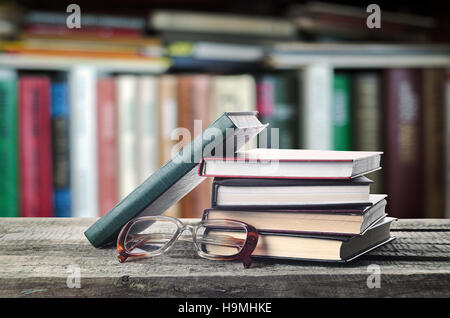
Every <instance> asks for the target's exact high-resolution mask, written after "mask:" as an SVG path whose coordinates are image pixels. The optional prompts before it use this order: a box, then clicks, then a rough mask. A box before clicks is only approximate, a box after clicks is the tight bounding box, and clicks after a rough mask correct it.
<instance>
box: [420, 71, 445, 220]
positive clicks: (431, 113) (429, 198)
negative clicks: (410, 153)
mask: <svg viewBox="0 0 450 318" xmlns="http://www.w3.org/2000/svg"><path fill="white" fill-rule="evenodd" d="M444 89H445V70H444V69H425V70H424V71H423V98H424V103H423V106H424V114H423V118H424V119H423V125H424V127H423V133H424V171H423V172H424V194H425V198H424V200H425V206H424V212H425V217H428V218H443V217H444V214H445V213H444V211H445V175H444V174H443V173H442V172H443V171H445V159H444V158H445V145H444V140H445V139H444V125H445V122H444V119H445V110H444V106H445V105H444V102H445V95H444Z"/></svg>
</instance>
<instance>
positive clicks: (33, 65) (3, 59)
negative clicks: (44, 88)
mask: <svg viewBox="0 0 450 318" xmlns="http://www.w3.org/2000/svg"><path fill="white" fill-rule="evenodd" d="M77 65H90V66H94V67H95V68H96V69H98V70H99V71H107V72H133V73H157V74H159V73H164V72H165V71H167V69H168V68H169V66H170V62H169V60H168V59H165V58H155V59H148V60H145V59H142V60H138V59H136V60H133V59H116V58H111V59H109V58H84V57H66V56H54V55H31V54H11V53H0V66H2V67H12V68H17V69H21V70H55V71H66V70H69V69H71V68H73V67H75V66H77Z"/></svg>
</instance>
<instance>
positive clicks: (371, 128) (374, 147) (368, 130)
mask: <svg viewBox="0 0 450 318" xmlns="http://www.w3.org/2000/svg"><path fill="white" fill-rule="evenodd" d="M353 102H354V104H353V105H354V107H353V114H352V115H353V116H354V120H353V128H354V133H353V147H354V150H359V151H379V150H381V149H383V145H382V136H383V133H382V129H381V128H382V121H381V119H382V116H383V114H382V104H381V103H382V101H381V78H380V74H379V73H378V72H358V73H356V74H355V76H354V81H353ZM368 177H369V178H370V179H372V180H373V182H374V183H373V185H372V187H371V191H372V193H383V180H382V171H376V172H373V173H371V174H369V175H368Z"/></svg>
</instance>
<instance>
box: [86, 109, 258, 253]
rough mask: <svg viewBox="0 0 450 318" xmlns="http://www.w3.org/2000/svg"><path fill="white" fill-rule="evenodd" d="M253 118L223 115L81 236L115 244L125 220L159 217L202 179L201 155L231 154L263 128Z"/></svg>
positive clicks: (101, 243) (242, 114)
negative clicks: (199, 172) (146, 216)
mask: <svg viewBox="0 0 450 318" xmlns="http://www.w3.org/2000/svg"><path fill="white" fill-rule="evenodd" d="M256 115H257V112H234V113H224V114H223V115H222V116H220V117H219V118H218V119H217V120H216V121H215V122H214V123H212V124H211V125H210V126H209V127H208V128H207V129H206V130H204V131H203V132H202V133H201V134H199V135H198V136H197V137H195V138H194V139H193V140H192V141H191V142H190V143H189V144H188V145H187V146H185V147H184V148H183V149H182V150H181V151H180V152H178V153H177V154H176V155H175V156H174V157H173V158H172V159H171V160H169V161H168V162H167V163H166V164H164V165H163V166H162V167H161V168H159V169H158V170H157V171H156V172H155V173H154V174H152V175H151V176H150V177H148V178H147V179H146V180H145V181H144V182H143V183H142V184H141V185H139V186H138V187H137V188H136V189H135V190H134V191H132V192H131V193H130V194H129V195H128V196H126V197H125V198H124V199H123V200H122V201H120V202H119V203H118V204H117V205H116V206H115V207H113V208H112V209H111V211H109V212H108V213H106V214H105V215H104V216H103V217H102V218H101V219H99V220H98V221H97V222H95V223H94V224H93V225H92V226H91V227H90V228H89V229H88V230H87V231H86V232H85V233H84V234H85V235H86V237H87V238H88V240H89V241H90V242H91V243H92V245H94V246H95V247H101V246H105V245H109V244H111V243H115V241H116V239H117V236H118V234H119V232H120V230H121V228H122V227H123V226H124V225H125V224H126V223H127V222H128V221H129V220H131V219H133V218H135V217H138V216H144V215H159V214H162V213H163V212H164V211H165V210H167V209H168V208H169V207H170V206H172V205H173V204H175V203H176V202H177V201H179V200H180V199H181V198H182V197H183V196H185V195H186V194H187V193H189V192H190V191H191V190H192V189H194V188H195V187H196V186H197V185H198V184H200V183H201V182H202V181H204V180H205V179H206V178H205V177H202V176H199V174H198V165H199V163H200V161H201V160H202V158H203V156H211V155H213V156H218V157H223V156H224V154H225V153H229V152H232V153H234V152H236V151H237V150H239V149H240V148H241V147H242V146H244V145H245V144H246V143H247V142H248V141H249V140H250V139H252V138H253V137H255V136H256V135H257V134H259V133H260V132H261V131H262V130H263V129H264V128H265V127H266V125H263V124H261V122H260V121H259V120H258V119H257V117H256ZM180 132H181V133H182V131H180Z"/></svg>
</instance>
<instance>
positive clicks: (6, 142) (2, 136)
mask: <svg viewBox="0 0 450 318" xmlns="http://www.w3.org/2000/svg"><path fill="white" fill-rule="evenodd" d="M17 119H18V107H17V73H16V72H14V71H12V70H0V127H1V129H0V153H1V154H2V160H1V164H0V217H13V216H19V182H18V181H19V180H18V179H19V169H18V159H19V157H18V137H17V136H18V131H17Z"/></svg>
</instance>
